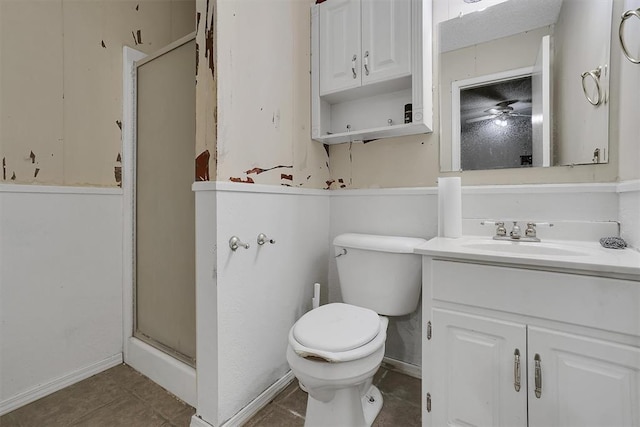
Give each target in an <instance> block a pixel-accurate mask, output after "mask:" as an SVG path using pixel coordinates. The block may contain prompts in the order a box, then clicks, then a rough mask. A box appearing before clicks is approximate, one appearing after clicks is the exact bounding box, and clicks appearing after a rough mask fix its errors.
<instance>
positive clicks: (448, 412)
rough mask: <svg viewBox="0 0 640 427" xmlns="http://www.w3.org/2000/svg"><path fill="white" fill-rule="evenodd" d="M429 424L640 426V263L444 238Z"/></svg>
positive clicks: (427, 318)
mask: <svg viewBox="0 0 640 427" xmlns="http://www.w3.org/2000/svg"><path fill="white" fill-rule="evenodd" d="M416 252H417V253H419V254H422V255H423V313H424V314H423V345H422V349H423V351H422V354H423V359H422V367H423V381H422V387H423V395H422V403H423V407H422V410H423V416H422V425H423V426H444V425H464V426H508V427H512V426H545V427H548V426H563V427H565V426H605V425H606V426H640V253H639V252H637V251H635V250H633V249H624V250H617V251H616V250H612V249H604V248H602V247H601V246H600V245H599V244H598V243H597V242H595V243H591V242H552V243H548V242H542V243H521V242H509V241H506V242H498V241H495V240H491V238H490V237H482V238H480V237H468V238H467V237H463V238H460V239H447V238H435V239H432V240H430V241H429V242H427V243H425V244H424V245H421V246H420V247H419V248H418V249H416Z"/></svg>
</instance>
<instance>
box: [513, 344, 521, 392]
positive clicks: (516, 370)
mask: <svg viewBox="0 0 640 427" xmlns="http://www.w3.org/2000/svg"><path fill="white" fill-rule="evenodd" d="M513 387H514V388H515V389H516V391H520V350H518V349H517V348H516V351H515V352H514V353H513Z"/></svg>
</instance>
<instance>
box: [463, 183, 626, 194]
mask: <svg viewBox="0 0 640 427" xmlns="http://www.w3.org/2000/svg"><path fill="white" fill-rule="evenodd" d="M617 186H618V184H617V183H615V182H610V183H592V184H591V183H588V184H522V185H479V186H466V187H465V186H463V187H462V192H463V193H464V194H510V193H514V194H518V193H528V194H553V193H556V194H557V193H615V192H616V189H617Z"/></svg>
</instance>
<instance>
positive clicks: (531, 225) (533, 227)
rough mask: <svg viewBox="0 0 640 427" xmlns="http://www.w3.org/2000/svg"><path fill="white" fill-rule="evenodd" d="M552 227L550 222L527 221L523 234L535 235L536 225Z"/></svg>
mask: <svg viewBox="0 0 640 427" xmlns="http://www.w3.org/2000/svg"><path fill="white" fill-rule="evenodd" d="M537 225H539V226H547V227H553V224H552V223H550V222H527V229H526V230H525V231H524V235H525V236H527V237H536V226H537Z"/></svg>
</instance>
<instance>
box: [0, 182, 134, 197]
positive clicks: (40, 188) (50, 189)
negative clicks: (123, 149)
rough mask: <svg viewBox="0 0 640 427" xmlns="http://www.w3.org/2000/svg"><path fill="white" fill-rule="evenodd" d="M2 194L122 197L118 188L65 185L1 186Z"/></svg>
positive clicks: (0, 191)
mask: <svg viewBox="0 0 640 427" xmlns="http://www.w3.org/2000/svg"><path fill="white" fill-rule="evenodd" d="M0 193H43V194H96V195H117V196H118V195H122V189H121V188H116V187H74V186H65V185H30V184H0Z"/></svg>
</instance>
